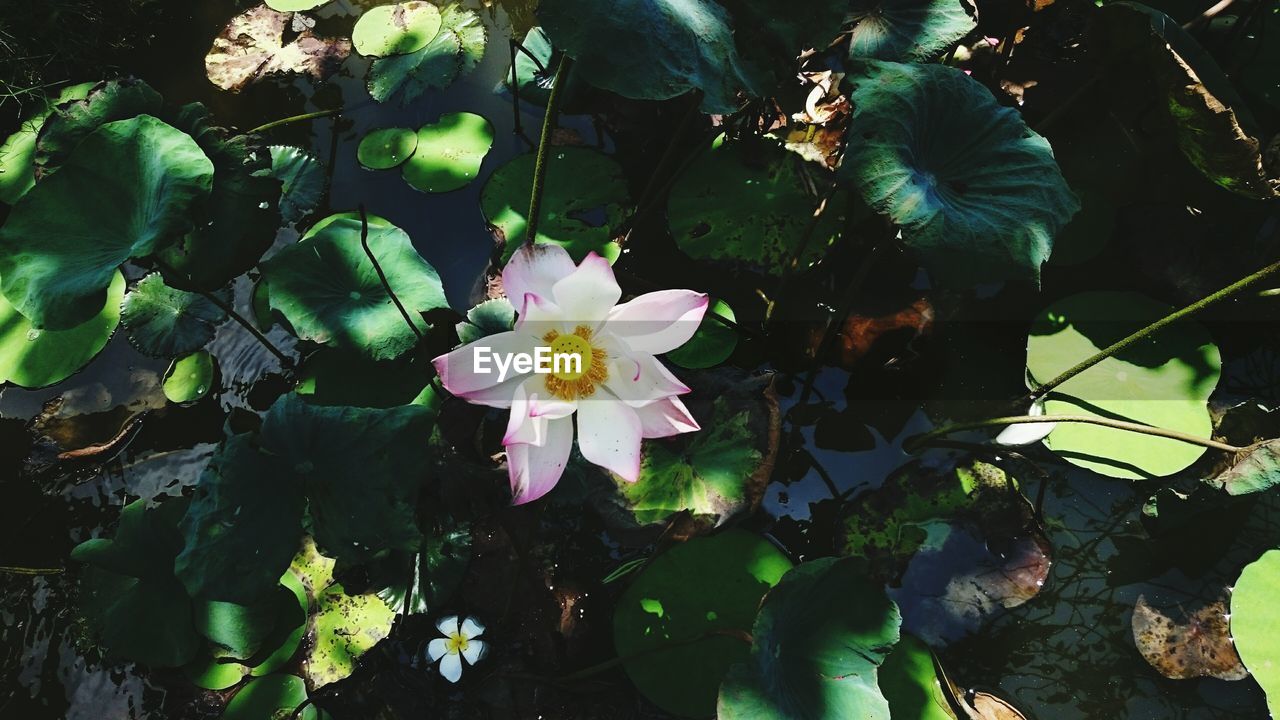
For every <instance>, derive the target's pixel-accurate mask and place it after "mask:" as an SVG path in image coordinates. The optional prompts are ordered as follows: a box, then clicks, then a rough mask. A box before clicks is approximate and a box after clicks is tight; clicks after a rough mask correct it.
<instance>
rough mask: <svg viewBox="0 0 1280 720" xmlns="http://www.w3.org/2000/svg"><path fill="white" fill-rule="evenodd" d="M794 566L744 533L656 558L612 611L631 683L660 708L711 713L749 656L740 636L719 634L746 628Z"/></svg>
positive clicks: (699, 540)
mask: <svg viewBox="0 0 1280 720" xmlns="http://www.w3.org/2000/svg"><path fill="white" fill-rule="evenodd" d="M790 568H791V561H790V560H788V559H787V557H786V556H785V555H783V554H782V553H781V552H780V551H779V550H778V549H777V548H775V547H774V546H773V545H771V544H770V543H769V542H768V541H766V540H764V539H762V538H761V537H759V536H757V535H753V534H751V533H748V532H745V531H743V530H728V531H726V532H723V533H720V534H719V535H714V536H711V537H703V538H695V539H693V540H690V541H689V542H686V543H684V544H681V545H676V546H675V547H673V548H671V549H670V550H668V551H667V552H665V553H663V554H661V555H659V556H658V557H656V558H654V559H653V562H651V563H650V564H649V566H648V567H646V568H645V569H644V570H643V571H642V572H641V573H640V574H639V575H638V576H637V577H636V579H635V581H634V582H633V583H632V584H631V586H630V587H629V588H627V591H626V592H625V593H623V595H622V597H621V598H620V599H619V600H618V604H617V606H616V609H615V610H614V615H613V638H614V644H615V646H616V648H617V651H618V655H619V656H621V657H623V658H629V659H628V660H626V662H624V663H623V667H624V668H626V671H627V675H628V676H629V677H630V678H631V681H632V682H633V683H635V685H636V687H637V688H639V690H640V692H641V693H643V694H644V696H645V697H647V698H649V699H650V700H651V701H653V703H654V704H656V705H658V706H659V707H661V708H662V709H663V710H666V711H668V712H671V713H675V714H677V715H681V716H684V717H708V716H710V715H711V714H712V713H713V712H714V711H715V702H716V689H717V688H718V687H719V686H720V681H721V679H722V678H723V677H724V675H725V673H726V672H728V671H729V668H730V666H732V665H733V664H734V663H737V662H741V661H742V660H744V659H745V658H746V655H747V651H746V647H745V645H744V644H743V643H742V641H741V640H738V639H736V638H732V637H720V636H715V635H714V633H716V632H717V631H734V630H737V631H741V632H746V631H748V629H749V628H750V626H751V623H752V620H753V618H755V615H756V607H757V606H758V605H759V604H760V598H761V597H762V596H763V595H764V594H765V592H766V591H767V590H768V589H769V588H770V587H773V586H774V585H775V584H777V582H778V580H779V579H780V578H782V576H783V575H784V574H785V573H786V572H787V570H789V569H790ZM704 636H707V637H704ZM686 640H688V641H691V642H688V643H681V642H680V641H686ZM672 643H680V644H672ZM666 645H669V646H670V647H666V648H664V649H661V650H658V649H656V648H660V647H662V646H666ZM637 653H644V654H642V655H637Z"/></svg>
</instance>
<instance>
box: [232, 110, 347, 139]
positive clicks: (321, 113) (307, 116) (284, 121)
mask: <svg viewBox="0 0 1280 720" xmlns="http://www.w3.org/2000/svg"><path fill="white" fill-rule="evenodd" d="M340 112H342V108H335V109H333V110H317V111H316V112H309V113H303V114H301V115H293V116H290V117H287V118H281V119H279V120H272V121H271V122H269V123H267V124H266V125H259V126H258V127H256V128H254V129H252V130H250V131H249V132H248V133H246V134H247V135H256V134H258V133H262V132H266V131H268V130H273V129H275V128H278V127H280V126H281V125H288V124H289V123H296V122H302V121H304V120H315V119H316V118H322V117H329V116H330V115H337V114H338V113H340Z"/></svg>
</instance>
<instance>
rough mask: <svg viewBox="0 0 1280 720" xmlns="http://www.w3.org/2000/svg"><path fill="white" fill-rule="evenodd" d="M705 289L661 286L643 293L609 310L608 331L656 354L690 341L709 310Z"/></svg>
mask: <svg viewBox="0 0 1280 720" xmlns="http://www.w3.org/2000/svg"><path fill="white" fill-rule="evenodd" d="M707 302H708V299H707V296H706V294H705V293H699V292H694V291H692V290H660V291H658V292H651V293H648V294H646V295H641V296H640V297H638V298H635V299H634V300H632V301H630V302H625V303H623V304H621V305H618V306H617V307H615V308H614V309H613V310H610V311H609V319H608V321H607V323H606V324H605V329H606V331H608V332H610V333H612V334H614V335H617V336H618V337H621V338H622V339H624V340H626V341H627V344H628V345H630V346H631V349H633V350H637V351H640V352H647V353H652V354H654V355H657V354H660V353H665V352H671V351H672V350H675V349H676V348H678V347H680V346H681V345H683V344H685V343H687V342H689V338H691V337H693V334H694V333H695V332H697V330H698V325H700V324H701V323H702V316H703V315H704V314H705V313H706V312H707Z"/></svg>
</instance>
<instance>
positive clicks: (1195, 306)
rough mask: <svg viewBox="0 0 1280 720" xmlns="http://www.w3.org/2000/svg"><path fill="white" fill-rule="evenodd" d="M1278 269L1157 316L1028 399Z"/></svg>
mask: <svg viewBox="0 0 1280 720" xmlns="http://www.w3.org/2000/svg"><path fill="white" fill-rule="evenodd" d="M1278 272H1280V262H1277V263H1272V264H1271V265H1268V266H1267V267H1264V268H1262V269H1261V270H1259V271H1257V272H1255V273H1253V274H1252V275H1249V276H1247V277H1244V278H1241V279H1240V280H1237V281H1235V282H1233V283H1231V284H1230V285H1228V286H1226V287H1224V288H1222V289H1221V290H1219V291H1217V292H1215V293H1213V294H1211V295H1208V296H1206V297H1204V298H1203V299H1201V300H1199V301H1197V302H1194V303H1192V304H1190V305H1188V306H1186V307H1184V308H1182V309H1181V310H1177V311H1175V312H1172V313H1170V314H1168V315H1166V316H1164V317H1163V318H1161V319H1159V320H1157V321H1156V322H1154V323H1152V324H1150V325H1148V326H1146V327H1144V328H1142V329H1141V330H1139V331H1137V332H1135V333H1133V334H1132V335H1130V336H1129V337H1127V338H1124V339H1123V340H1120V341H1118V342H1115V343H1113V344H1111V345H1109V346H1107V347H1106V348H1104V349H1103V350H1101V351H1100V352H1098V353H1097V354H1096V355H1094V356H1093V357H1091V358H1088V359H1086V360H1082V361H1081V362H1079V363H1076V364H1075V365H1074V366H1072V367H1071V368H1069V369H1067V370H1066V371H1065V372H1063V373H1062V374H1061V375H1058V376H1057V377H1055V378H1053V379H1052V380H1050V381H1048V382H1046V383H1044V384H1042V385H1040V386H1038V387H1036V389H1035V390H1032V391H1031V394H1030V395H1029V396H1028V399H1029V400H1031V401H1032V402H1034V401H1036V400H1039V399H1040V398H1042V397H1044V396H1045V395H1048V394H1049V393H1050V392H1052V391H1053V390H1054V389H1055V388H1057V387H1058V386H1060V385H1062V384H1063V383H1064V382H1066V381H1068V380H1070V379H1071V378H1073V377H1075V376H1077V375H1079V374H1080V373H1082V372H1084V371H1085V370H1088V369H1089V368H1091V367H1093V366H1094V365H1097V364H1098V363H1100V362H1102V361H1103V360H1106V359H1107V358H1109V357H1111V356H1113V355H1117V354H1119V353H1121V352H1124V351H1125V350H1127V349H1129V348H1131V347H1133V346H1134V345H1136V344H1138V343H1140V342H1142V341H1143V340H1145V339H1147V338H1148V337H1151V336H1152V335H1154V334H1155V333H1157V332H1159V331H1160V330H1162V329H1164V328H1166V327H1168V326H1169V325H1172V324H1173V323H1175V322H1177V321H1179V320H1182V319H1184V318H1188V317H1191V316H1192V315H1195V314H1196V313H1199V312H1200V311H1202V310H1204V309H1206V308H1208V307H1210V306H1212V305H1215V304H1217V303H1219V302H1222V301H1223V300H1226V299H1227V298H1230V297H1234V296H1236V295H1239V294H1240V293H1242V292H1244V291H1245V290H1248V289H1250V288H1252V287H1254V286H1256V285H1258V284H1259V283H1261V282H1262V281H1264V280H1266V279H1267V278H1268V277H1270V276H1272V275H1275V274H1276V273H1278Z"/></svg>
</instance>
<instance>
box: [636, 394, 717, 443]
mask: <svg viewBox="0 0 1280 720" xmlns="http://www.w3.org/2000/svg"><path fill="white" fill-rule="evenodd" d="M636 415H638V416H639V417H640V431H641V434H642V435H644V437H647V438H662V437H671V436H672V435H679V434H681V433H687V432H694V431H695V430H700V429H701V427H700V426H699V425H698V421H697V420H694V419H693V415H691V414H690V413H689V409H688V408H686V407H685V406H684V403H682V402H680V398H675V397H670V398H665V399H662V400H659V401H658V402H655V403H649V404H648V405H645V406H644V407H638V408H636Z"/></svg>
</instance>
